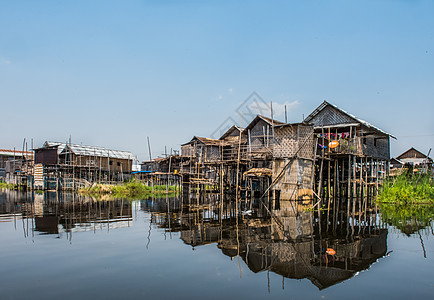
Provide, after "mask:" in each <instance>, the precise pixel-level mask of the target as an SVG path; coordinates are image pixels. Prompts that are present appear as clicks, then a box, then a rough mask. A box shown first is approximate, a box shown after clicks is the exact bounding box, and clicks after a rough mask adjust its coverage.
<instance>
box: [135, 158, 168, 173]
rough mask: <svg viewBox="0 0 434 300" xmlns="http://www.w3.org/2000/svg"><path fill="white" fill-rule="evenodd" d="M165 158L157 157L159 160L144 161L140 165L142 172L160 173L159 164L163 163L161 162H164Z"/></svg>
mask: <svg viewBox="0 0 434 300" xmlns="http://www.w3.org/2000/svg"><path fill="white" fill-rule="evenodd" d="M163 159H164V158H160V157H157V158H154V159H151V160H146V161H143V162H142V163H141V164H140V170H141V171H142V172H150V173H151V172H160V164H159V162H160V161H161V160H163Z"/></svg>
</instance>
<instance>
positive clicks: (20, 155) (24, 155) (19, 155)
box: [0, 149, 33, 168]
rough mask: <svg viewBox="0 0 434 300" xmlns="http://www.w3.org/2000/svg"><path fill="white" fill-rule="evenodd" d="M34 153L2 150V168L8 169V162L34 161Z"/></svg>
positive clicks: (0, 163) (0, 162) (0, 161)
mask: <svg viewBox="0 0 434 300" xmlns="http://www.w3.org/2000/svg"><path fill="white" fill-rule="evenodd" d="M32 158H33V152H31V151H19V150H9V149H0V168H6V162H8V161H13V160H15V159H21V160H22V159H32Z"/></svg>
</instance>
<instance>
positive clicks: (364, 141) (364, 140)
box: [363, 137, 366, 145]
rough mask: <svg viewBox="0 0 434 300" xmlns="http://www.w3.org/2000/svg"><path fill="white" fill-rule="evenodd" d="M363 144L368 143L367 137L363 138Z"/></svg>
mask: <svg viewBox="0 0 434 300" xmlns="http://www.w3.org/2000/svg"><path fill="white" fill-rule="evenodd" d="M363 145H366V138H365V137H364V138H363Z"/></svg>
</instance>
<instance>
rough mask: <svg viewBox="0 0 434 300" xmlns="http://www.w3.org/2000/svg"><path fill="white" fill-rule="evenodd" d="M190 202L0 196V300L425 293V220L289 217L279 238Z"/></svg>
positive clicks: (433, 286) (429, 288)
mask: <svg viewBox="0 0 434 300" xmlns="http://www.w3.org/2000/svg"><path fill="white" fill-rule="evenodd" d="M38 196H42V198H41V197H38ZM56 199H57V200H56ZM41 200H42V203H41ZM193 208H194V207H192V206H188V207H185V206H183V205H181V204H180V203H179V202H177V201H176V199H161V200H154V201H152V200H150V201H134V202H130V201H122V200H116V201H108V202H107V201H105V202H98V201H93V200H92V199H87V200H86V199H83V198H80V197H74V198H71V195H69V196H63V198H61V199H60V200H59V199H58V198H56V197H54V198H53V196H47V195H45V196H44V195H37V196H35V195H33V196H32V198H23V197H22V196H20V195H16V194H15V195H9V196H6V195H5V194H1V195H0V214H1V216H0V238H1V243H0V249H1V251H0V269H1V270H2V272H1V275H0V282H2V294H3V295H4V299H8V298H15V299H27V298H29V297H32V298H34V299H42V298H44V299H46V298H60V297H62V298H66V299H69V298H70V299H76V298H91V297H97V298H101V297H104V298H107V299H112V298H113V299H114V298H133V297H141V298H151V299H167V298H177V299H184V298H185V299H187V298H188V299H192V298H193V299H195V298H201V299H202V298H204V297H206V298H211V299H214V298H215V299H217V298H218V299H220V298H222V297H226V298H234V297H239V298H251V299H264V298H271V299H273V298H275V299H277V298H293V299H309V298H310V299H318V298H321V297H324V298H330V299H335V298H366V297H369V298H392V297H393V298H398V299H404V298H410V297H411V298H415V297H418V298H429V297H430V296H431V295H432V293H433V292H434V280H433V279H432V278H433V276H432V275H433V271H432V270H433V262H432V261H433V260H432V259H431V257H432V256H433V255H434V253H433V249H434V247H433V246H434V243H433V237H432V232H431V230H430V227H425V228H424V229H423V230H422V231H421V232H415V233H412V234H410V236H407V235H406V234H404V233H402V231H400V230H399V229H397V228H396V227H393V226H392V227H391V226H388V225H387V224H386V225H384V226H383V227H379V228H377V230H374V229H372V228H371V230H370V232H369V231H368V230H367V231H365V232H364V233H363V234H358V235H355V236H352V237H350V238H349V239H348V238H347V237H346V236H345V235H342V234H339V230H338V237H331V236H330V235H328V234H327V233H326V232H322V235H321V237H319V234H318V233H319V232H318V226H317V225H315V224H311V225H312V226H311V225H309V224H308V223H306V220H307V219H308V218H307V217H306V216H303V217H301V218H299V220H298V221H297V219H288V222H292V221H294V222H296V223H297V222H299V223H298V225H297V224H296V227H297V226H298V227H299V228H298V229H297V230H296V231H294V232H295V234H296V235H297V236H294V235H291V237H294V238H295V239H293V240H281V239H279V238H278V232H273V230H275V229H272V228H271V227H272V224H270V223H271V222H272V221H270V220H265V219H263V218H259V217H258V216H257V214H256V213H255V214H253V215H252V216H247V217H245V218H242V219H240V220H239V222H238V225H237V224H236V222H235V221H234V219H233V218H231V217H230V216H231V210H230V209H228V211H226V216H227V217H226V218H225V219H222V220H219V219H218V218H217V217H215V213H216V210H215V209H214V208H213V207H212V206H202V207H201V209H198V210H194V209H193ZM217 211H218V210H217ZM26 216H27V217H26ZM45 217H47V218H48V219H47V220H43V219H44V218H45ZM37 218H41V219H42V220H39V221H37V220H38V219H37ZM41 221H42V223H41ZM45 221H46V222H45ZM44 222H45V223H44ZM37 223H38V224H37ZM306 224H308V225H309V226H306ZM305 227H306V228H305ZM56 229H57V230H56ZM310 230H312V232H313V235H312V234H307V233H312V232H310ZM294 232H293V233H294ZM419 233H421V234H420V235H419ZM421 240H422V241H423V245H424V246H423V248H424V249H425V251H423V249H422V246H421ZM327 248H333V249H334V250H335V251H336V254H335V255H333V256H330V255H327V254H326V253H324V249H327ZM424 252H425V255H426V258H424ZM386 254H387V255H386ZM2 297H3V296H2Z"/></svg>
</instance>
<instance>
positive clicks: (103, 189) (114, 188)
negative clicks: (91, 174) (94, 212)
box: [79, 179, 176, 198]
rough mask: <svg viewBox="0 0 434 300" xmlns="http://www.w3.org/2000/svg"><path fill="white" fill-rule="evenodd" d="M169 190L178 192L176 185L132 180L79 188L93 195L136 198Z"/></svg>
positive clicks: (82, 192)
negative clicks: (149, 184)
mask: <svg viewBox="0 0 434 300" xmlns="http://www.w3.org/2000/svg"><path fill="white" fill-rule="evenodd" d="M166 192H168V193H169V194H175V193H176V187H175V186H168V187H167V186H166V185H154V187H151V186H147V185H146V184H145V183H143V182H140V181H137V180H134V179H133V180H131V181H129V182H127V183H122V184H118V185H113V184H93V185H92V186H91V187H89V188H84V189H81V190H79V193H81V194H88V195H92V196H98V195H108V194H110V195H111V196H113V197H115V198H135V197H141V198H146V197H149V196H151V195H152V193H154V194H162V193H166Z"/></svg>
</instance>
